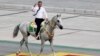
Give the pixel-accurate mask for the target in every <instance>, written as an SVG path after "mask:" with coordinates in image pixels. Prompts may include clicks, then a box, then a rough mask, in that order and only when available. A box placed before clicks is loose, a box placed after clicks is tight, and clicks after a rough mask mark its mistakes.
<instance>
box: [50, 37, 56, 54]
mask: <svg viewBox="0 0 100 56" xmlns="http://www.w3.org/2000/svg"><path fill="white" fill-rule="evenodd" d="M49 42H50V47H51V50H52V52H53V56H56V55H55V51H54V49H53V39H50V40H49Z"/></svg>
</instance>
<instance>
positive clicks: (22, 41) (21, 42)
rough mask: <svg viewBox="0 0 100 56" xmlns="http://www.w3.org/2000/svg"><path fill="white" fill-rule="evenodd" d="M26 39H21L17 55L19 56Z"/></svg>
mask: <svg viewBox="0 0 100 56" xmlns="http://www.w3.org/2000/svg"><path fill="white" fill-rule="evenodd" d="M24 41H25V39H24V38H23V39H22V40H21V41H20V47H19V50H18V51H17V53H16V55H17V56H18V55H19V53H20V52H21V49H22V45H23V43H24Z"/></svg>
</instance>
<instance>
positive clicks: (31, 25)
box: [28, 21, 45, 32]
mask: <svg viewBox="0 0 100 56" xmlns="http://www.w3.org/2000/svg"><path fill="white" fill-rule="evenodd" d="M41 26H42V27H43V26H45V22H44V21H43V22H42V23H41ZM28 29H29V32H36V31H37V25H36V23H35V21H32V22H30V23H29V28H28Z"/></svg>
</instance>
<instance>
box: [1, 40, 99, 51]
mask: <svg viewBox="0 0 100 56" xmlns="http://www.w3.org/2000/svg"><path fill="white" fill-rule="evenodd" d="M0 43H12V44H19V42H16V41H7V40H0ZM33 44H34V45H36V46H40V44H38V43H29V45H33ZM45 46H47V47H49V46H50V45H48V44H45ZM54 47H57V48H71V49H77V50H87V51H97V52H100V49H95V48H82V47H74V46H61V45H54Z"/></svg>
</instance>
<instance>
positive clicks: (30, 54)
mask: <svg viewBox="0 0 100 56" xmlns="http://www.w3.org/2000/svg"><path fill="white" fill-rule="evenodd" d="M25 46H26V48H27V50H28V52H29V56H32V53H31V51H30V49H29V47H28V37H25Z"/></svg>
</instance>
